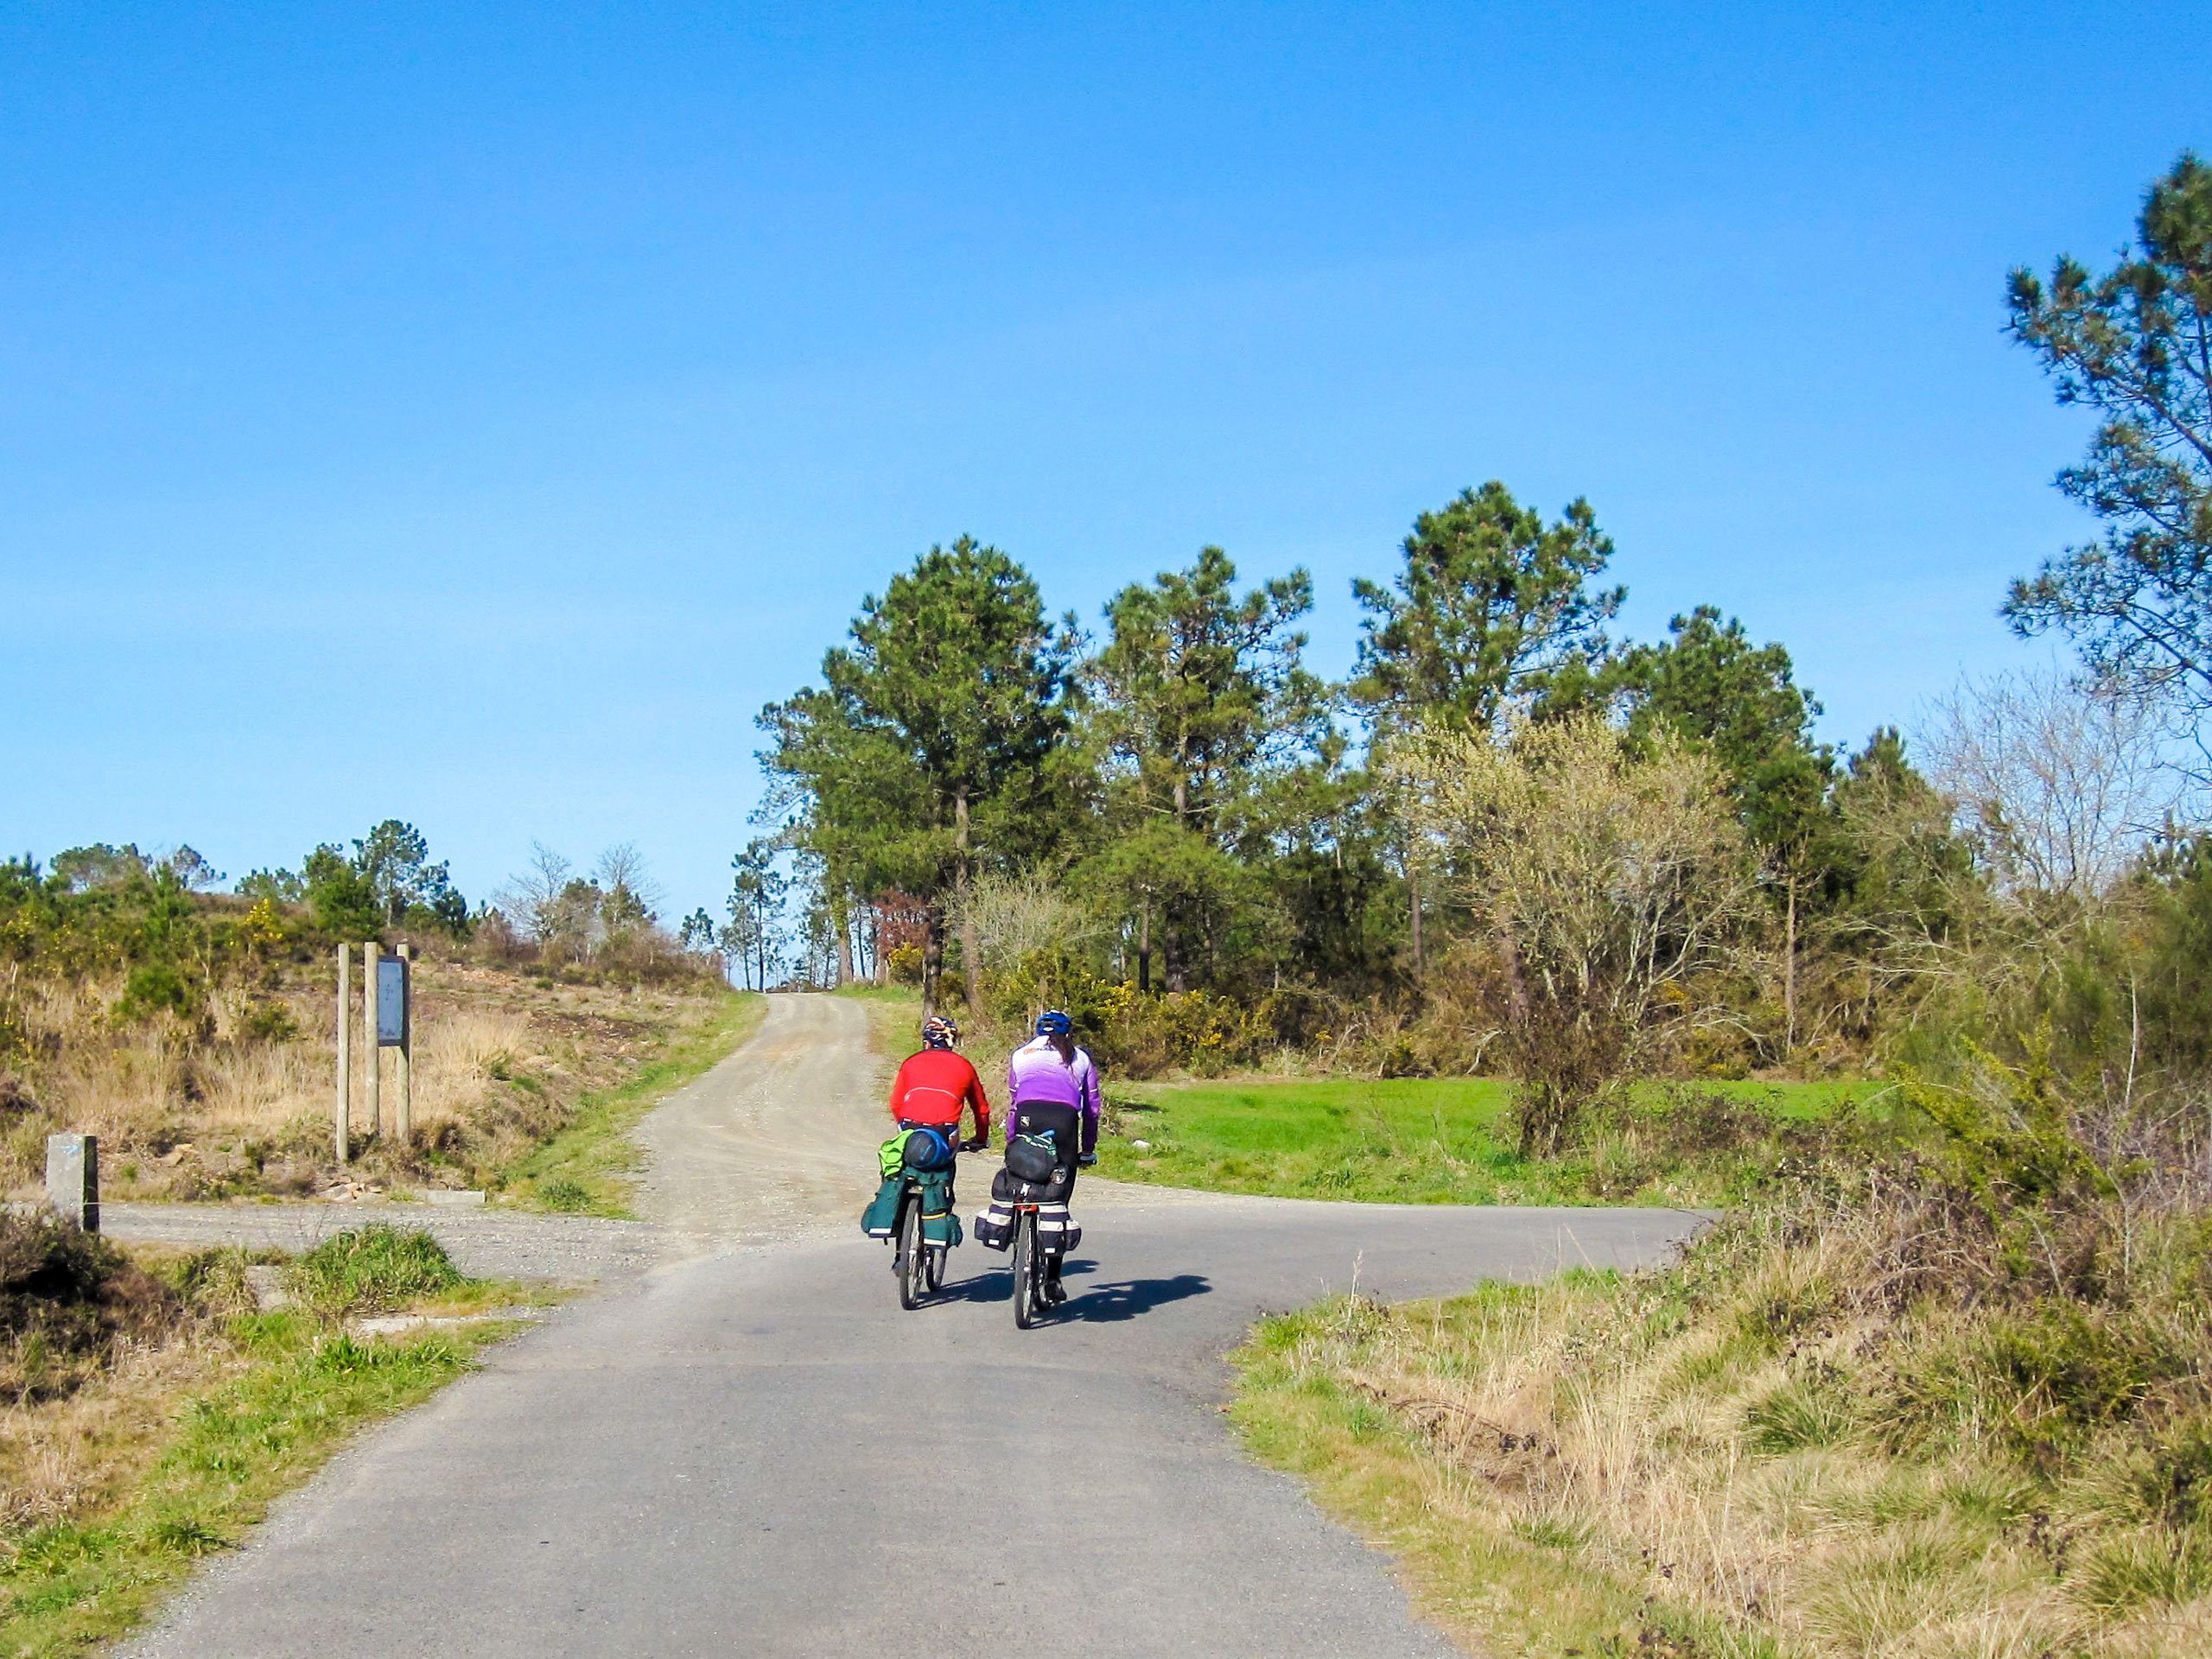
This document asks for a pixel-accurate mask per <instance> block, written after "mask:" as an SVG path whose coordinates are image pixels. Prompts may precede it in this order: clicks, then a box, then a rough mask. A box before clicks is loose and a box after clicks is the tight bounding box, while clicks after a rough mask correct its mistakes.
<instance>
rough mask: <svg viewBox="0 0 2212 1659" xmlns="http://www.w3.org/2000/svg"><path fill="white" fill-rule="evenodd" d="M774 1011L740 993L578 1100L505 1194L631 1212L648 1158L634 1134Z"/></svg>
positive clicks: (556, 1205)
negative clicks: (633, 1185) (664, 1101)
mask: <svg viewBox="0 0 2212 1659" xmlns="http://www.w3.org/2000/svg"><path fill="white" fill-rule="evenodd" d="M767 1011H768V1001H767V999H766V997H764V996H762V995H760V994H759V993H758V992H753V991H733V992H731V993H730V995H729V998H728V1002H727V1003H726V1004H725V1005H724V1006H723V1007H721V1009H719V1010H717V1011H716V1013H715V1014H714V1016H713V1017H712V1018H711V1019H709V1020H707V1021H706V1022H705V1023H703V1024H702V1025H700V1026H698V1027H695V1028H693V1029H691V1030H690V1031H687V1032H684V1033H682V1034H680V1035H679V1036H678V1037H677V1039H675V1041H674V1042H673V1043H672V1044H671V1046H669V1048H668V1049H667V1050H666V1052H664V1053H662V1054H660V1055H658V1056H657V1057H656V1058H653V1059H652V1060H650V1061H648V1062H647V1063H646V1064H645V1065H642V1066H640V1067H639V1069H638V1070H637V1071H635V1072H634V1073H632V1075H631V1076H630V1077H628V1078H627V1079H626V1080H625V1081H624V1082H622V1083H621V1084H618V1085H617V1086H615V1087H614V1088H612V1089H605V1090H598V1091H597V1092H595V1093H592V1094H588V1095H586V1096H583V1097H582V1099H581V1100H580V1101H578V1102H577V1103H576V1107H575V1111H574V1112H573V1113H572V1114H571V1115H570V1116H569V1122H568V1123H567V1124H566V1125H565V1126H564V1127H563V1128H562V1129H560V1130H559V1132H557V1133H556V1135H554V1136H553V1137H552V1138H551V1139H550V1140H549V1141H546V1142H544V1143H543V1145H541V1146H539V1147H536V1148H534V1149H533V1150H532V1151H531V1152H530V1153H528V1154H525V1155H524V1157H522V1158H521V1159H519V1160H517V1161H516V1162H515V1163H514V1164H513V1165H512V1166H510V1167H509V1168H508V1169H507V1171H506V1172H505V1177H504V1180H503V1182H502V1187H503V1191H504V1192H505V1194H506V1196H507V1197H509V1198H512V1199H513V1200H515V1201H517V1202H518V1203H520V1204H522V1205H524V1206H526V1207H528V1208H531V1209H535V1210H550V1211H557V1212H560V1213H563V1214H568V1215H588V1216H613V1217H628V1216H629V1215H630V1214H631V1211H630V1208H629V1198H630V1184H629V1180H628V1179H627V1178H628V1177H629V1176H630V1175H631V1174H632V1173H635V1171H636V1170H637V1169H638V1167H639V1164H640V1162H641V1161H642V1160H643V1158H644V1154H643V1152H642V1151H641V1150H640V1149H639V1147H638V1145H637V1143H636V1142H635V1141H632V1140H631V1139H630V1135H629V1132H630V1130H631V1129H632V1128H635V1127H636V1126H637V1123H638V1122H639V1119H641V1118H643V1117H644V1116H645V1114H646V1113H647V1112H649V1111H651V1110H652V1109H653V1108H654V1107H655V1106H657V1105H658V1104H659V1103H660V1101H661V1098H662V1097H663V1096H665V1095H666V1094H668V1093H669V1092H670V1091H671V1090H674V1089H678V1088H681V1087H682V1086H683V1084H687V1083H689V1082H690V1081H691V1080H692V1079H693V1078H694V1077H698V1076H700V1075H701V1074H702V1073H703V1072H705V1071H708V1070H709V1069H710V1068H711V1067H713V1066H714V1065H715V1064H716V1063H717V1062H718V1061H720V1060H721V1059H722V1058H724V1057H726V1056H727V1055H728V1054H730V1053H731V1052H733V1051H734V1050H735V1049H736V1048H737V1047H738V1046H739V1045H740V1044H741V1043H743V1042H744V1041H745V1039H747V1038H748V1037H750V1036H751V1035H752V1034H753V1031H754V1029H755V1028H756V1027H759V1025H760V1021H761V1020H762V1019H763V1018H764V1017H765V1016H766V1014H767Z"/></svg>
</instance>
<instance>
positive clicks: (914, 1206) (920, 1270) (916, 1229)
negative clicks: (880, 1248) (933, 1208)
mask: <svg viewBox="0 0 2212 1659" xmlns="http://www.w3.org/2000/svg"><path fill="white" fill-rule="evenodd" d="M926 1248H927V1246H925V1244H924V1243H922V1195H921V1194H920V1193H918V1192H909V1193H908V1194H907V1195H906V1207H905V1208H904V1209H902V1210H901V1211H899V1306H901V1307H904V1308H908V1309H912V1308H915V1307H918V1306H920V1305H921V1300H922V1284H923V1274H925V1271H926V1269H925V1268H924V1266H923V1263H922V1252H923V1251H924V1250H925V1249H926Z"/></svg>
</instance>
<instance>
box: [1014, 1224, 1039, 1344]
mask: <svg viewBox="0 0 2212 1659" xmlns="http://www.w3.org/2000/svg"><path fill="white" fill-rule="evenodd" d="M1036 1322H1037V1218H1036V1217H1034V1216H1033V1215H1031V1214H1030V1213H1029V1212H1028V1211H1026V1210H1025V1211H1019V1212H1017V1213H1016V1215H1015V1216H1014V1328H1015V1329H1016V1330H1018V1331H1027V1329H1028V1328H1029V1327H1030V1326H1031V1325H1034V1324H1036Z"/></svg>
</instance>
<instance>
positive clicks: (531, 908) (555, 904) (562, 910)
mask: <svg viewBox="0 0 2212 1659" xmlns="http://www.w3.org/2000/svg"><path fill="white" fill-rule="evenodd" d="M574 868H575V866H574V865H572V864H570V863H569V861H568V860H567V859H565V858H563V856H562V855H560V854H558V853H556V852H555V851H554V850H553V849H551V848H550V847H548V846H547V845H546V844H545V843H544V842H542V841H533V842H531V843H530V867H529V868H527V869H525V870H524V871H523V872H522V874H519V875H513V876H510V877H508V878H507V884H506V886H505V887H502V888H500V889H499V892H498V893H494V894H493V896H492V898H493V903H494V904H496V905H498V906H499V908H500V909H501V910H503V911H505V912H506V913H507V914H508V915H509V916H511V917H512V918H514V920H515V921H516V922H517V923H518V924H519V925H520V930H521V931H522V933H523V934H524V936H525V937H526V938H531V939H534V940H536V941H537V943H538V944H553V943H555V942H556V941H557V940H559V939H560V938H562V937H563V934H564V933H566V932H568V931H571V928H572V923H573V918H572V916H571V914H570V912H572V911H573V910H574V909H575V906H574V903H573V901H572V900H571V899H570V898H569V888H570V887H572V886H573V885H574V882H573V880H572V877H571V874H570V873H571V872H572V871H573V870H574Z"/></svg>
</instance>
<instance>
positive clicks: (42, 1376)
mask: <svg viewBox="0 0 2212 1659" xmlns="http://www.w3.org/2000/svg"><path fill="white" fill-rule="evenodd" d="M180 1312H181V1304H180V1302H179V1300H178V1298H177V1296H176V1294H175V1292H174V1291H172V1290H171V1289H170V1288H169V1287H168V1286H166V1285H164V1284H162V1282H161V1281H159V1280H158V1279H156V1278H155V1277H154V1276H153V1275H152V1274H149V1273H148V1272H146V1271H145V1269H144V1268H141V1267H139V1266H138V1265H137V1263H135V1262H132V1261H131V1260H130V1258H129V1257H128V1256H126V1255H124V1253H123V1252H122V1251H121V1250H120V1249H117V1248H116V1246H114V1245H113V1244H111V1243H109V1242H108V1241H107V1240H105V1239H104V1238H101V1237H99V1236H97V1235H96V1234H92V1233H87V1232H86V1231H85V1230H83V1229H82V1228H80V1227H77V1226H74V1225H72V1224H69V1223H67V1222H64V1221H62V1220H60V1219H59V1218H57V1217H51V1216H16V1215H7V1214H4V1213H0V1394H4V1395H11V1396H13V1397H14V1398H16V1399H17V1400H23V1399H29V1398H39V1397H49V1396H52V1395H60V1394H66V1393H67V1392H69V1391H70V1390H71V1389H73V1388H75V1387H76V1386H77V1384H78V1383H81V1382H82V1381H83V1380H84V1379H85V1378H86V1376H89V1375H90V1374H91V1373H92V1371H93V1370H97V1369H98V1368H99V1366H100V1365H102V1364H104V1363H106V1362H107V1361H108V1360H109V1359H110V1358H111V1357H112V1356H113V1354H114V1352H115V1350H116V1348H117V1346H118V1344H120V1343H122V1342H124V1341H125V1340H127V1339H130V1338H146V1337H150V1336H152V1335H154V1334H156V1333H157V1332H161V1331H162V1330H163V1329H165V1328H167V1327H168V1325H171V1324H173V1323H174V1322H175V1319H177V1317H178V1315H179V1313H180Z"/></svg>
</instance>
